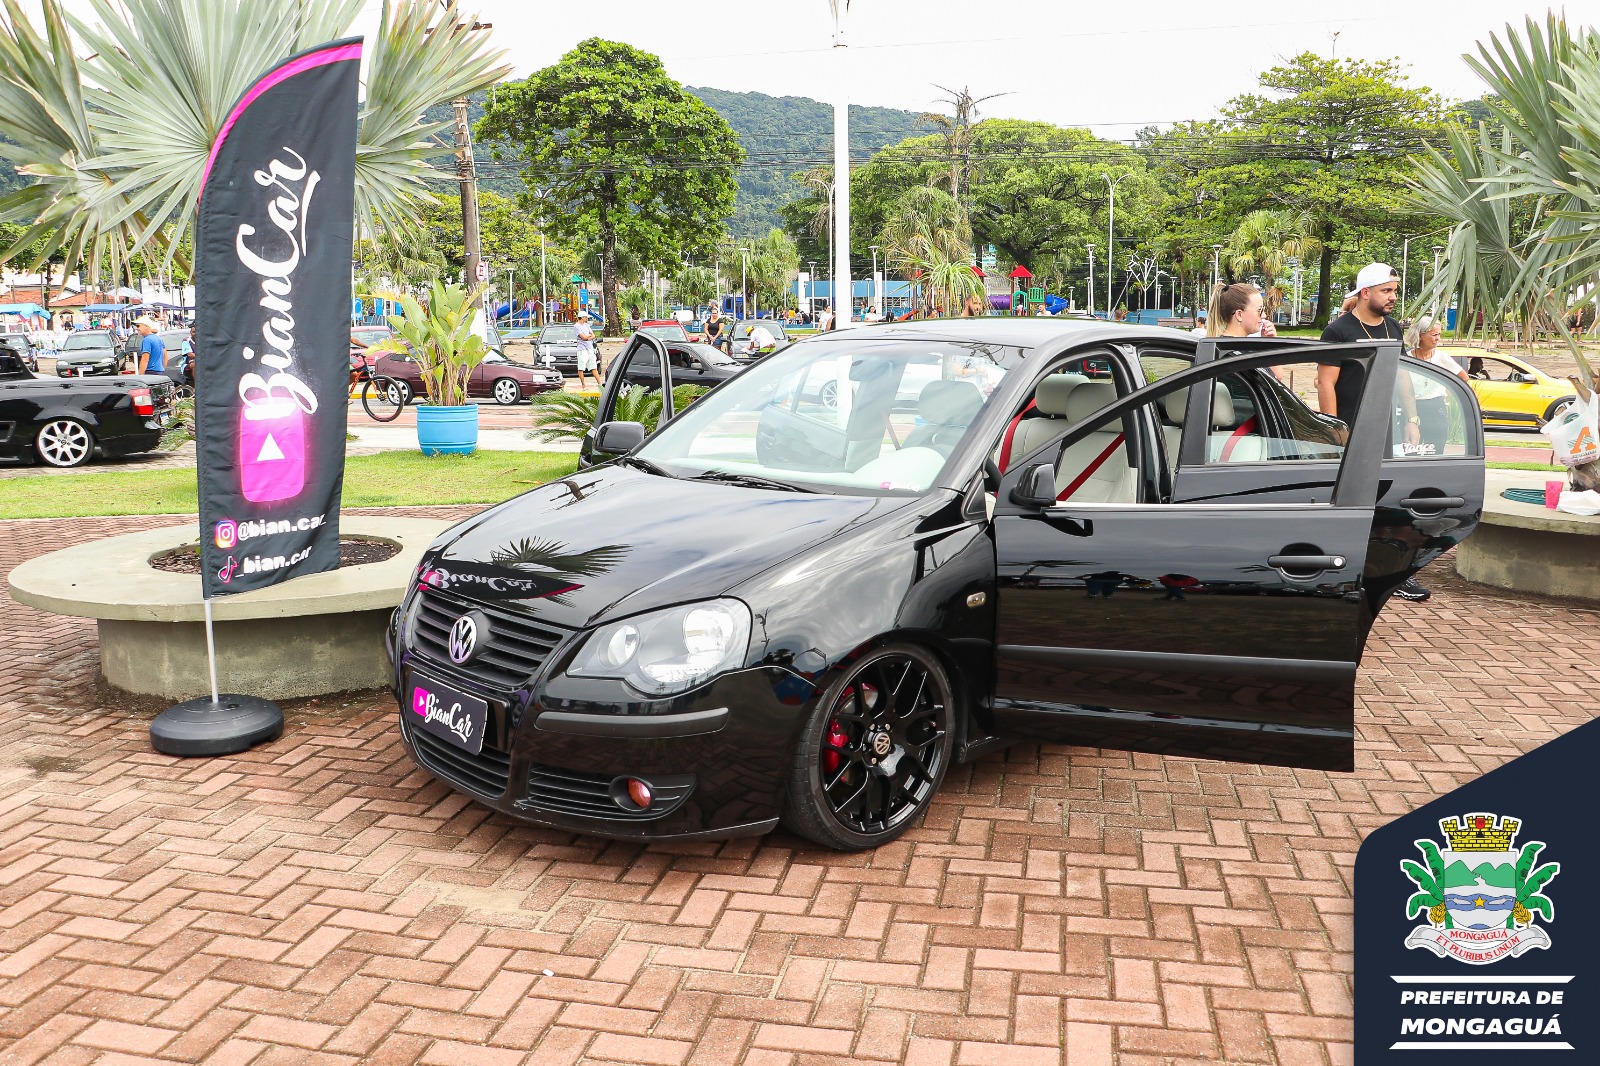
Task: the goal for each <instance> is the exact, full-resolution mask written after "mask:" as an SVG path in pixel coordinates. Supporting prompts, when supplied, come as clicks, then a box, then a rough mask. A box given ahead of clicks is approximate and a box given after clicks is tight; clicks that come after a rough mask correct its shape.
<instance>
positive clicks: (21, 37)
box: [0, 0, 509, 276]
mask: <svg viewBox="0 0 1600 1066" xmlns="http://www.w3.org/2000/svg"><path fill="white" fill-rule="evenodd" d="M84 6H85V7H87V8H89V11H86V12H84V13H83V14H81V15H80V14H69V13H68V12H67V11H66V10H65V7H66V5H65V3H64V0H41V7H42V14H43V22H44V28H43V31H42V32H41V31H40V30H39V29H38V28H36V27H35V26H34V25H33V23H32V22H31V21H30V20H29V19H28V18H27V17H26V16H25V15H24V13H23V12H22V10H21V8H20V6H19V5H18V4H17V3H15V2H14V0H6V7H7V14H8V18H7V19H5V20H4V21H3V22H0V69H3V70H4V76H3V77H0V114H4V115H5V116H6V132H7V134H8V136H9V137H10V138H11V141H12V142H13V143H5V144H0V157H3V158H5V159H6V160H8V161H9V162H11V163H13V164H14V165H16V166H17V168H18V169H19V170H20V171H21V172H22V173H23V174H24V175H26V176H27V177H29V178H31V179H33V180H32V183H31V184H30V185H27V186H25V187H24V188H22V189H20V190H18V191H16V192H13V193H11V194H10V195H8V196H6V197H4V198H3V199H0V220H18V221H22V222H24V224H25V225H27V227H28V228H27V231H26V233H25V234H24V237H23V239H22V240H20V241H17V242H15V243H13V244H12V245H11V246H10V247H9V248H6V249H4V250H3V251H0V261H4V260H9V259H11V258H14V257H16V256H18V255H20V254H21V252H22V249H23V247H24V246H25V245H26V244H27V243H29V242H30V241H32V240H34V239H35V238H39V237H43V238H45V239H44V240H43V242H42V249H41V253H40V254H37V256H36V258H35V263H37V262H42V261H44V259H45V258H46V257H50V256H55V257H58V258H65V260H66V264H67V269H69V270H70V269H73V268H74V267H76V266H78V265H79V264H82V265H83V266H85V267H86V268H87V272H88V273H89V274H90V275H91V276H98V275H99V274H100V273H102V271H103V268H104V269H106V270H107V271H108V272H110V273H112V274H114V275H116V276H126V274H127V269H128V264H129V260H130V258H131V256H132V255H134V254H136V253H138V252H140V251H141V250H144V249H146V248H149V247H153V248H155V249H158V250H160V251H161V252H162V253H163V255H164V257H165V260H166V262H167V263H168V264H170V263H171V262H172V260H173V259H174V257H176V256H177V255H178V250H179V248H180V246H181V245H182V244H183V242H184V239H185V237H186V236H187V235H188V233H189V228H190V226H191V225H192V224H193V222H194V218H195V213H196V206H197V204H198V202H199V196H200V182H201V178H202V175H203V172H204V169H205V163H206V159H207V157H208V155H209V154H210V151H211V146H212V144H214V143H215V141H216V139H217V136H218V133H219V131H220V127H221V124H222V122H223V121H224V119H225V118H226V117H227V115H228V113H229V111H230V110H231V109H232V107H233V105H234V103H235V101H237V100H238V99H239V98H240V96H242V95H243V93H244V92H245V90H246V89H248V88H249V87H250V85H251V84H253V83H254V82H255V81H256V80H257V79H258V78H259V77H260V76H261V74H263V73H264V72H266V71H267V70H268V69H270V68H272V67H273V66H275V65H277V64H278V63H279V62H281V61H282V60H283V59H285V58H287V57H288V56H291V55H293V54H294V53H296V52H299V51H303V50H304V49H306V48H309V47H311V46H313V45H317V44H321V43H323V42H326V41H329V40H334V39H336V38H339V37H343V36H347V35H348V34H349V31H350V27H351V25H352V23H353V22H354V21H355V19H356V17H357V15H358V14H359V13H360V11H361V9H362V8H363V6H364V5H363V3H362V0H322V2H319V3H315V4H308V3H305V2H304V0H227V2H223V0H117V2H115V3H113V2H112V0H89V2H88V3H87V4H85V5H84ZM471 23H472V20H471V18H466V19H464V20H463V19H459V18H458V17H457V13H456V10H455V8H454V6H453V5H452V6H451V7H450V8H448V9H447V10H443V11H441V10H440V9H439V8H438V7H437V6H436V5H435V4H433V3H431V2H429V0H388V2H386V3H385V5H384V8H383V15H382V20H381V22H380V25H379V30H378V35H377V38H376V40H375V41H374V42H373V45H372V47H371V48H370V49H369V51H368V72H367V80H366V86H365V96H366V98H365V100H364V101H363V102H362V106H361V111H360V131H359V134H358V140H357V147H356V221H357V225H358V227H359V232H360V233H363V234H370V233H372V232H373V231H374V230H375V229H376V228H382V229H386V230H392V231H399V230H406V229H410V228H412V227H414V226H415V222H414V221H413V216H414V212H413V211H412V210H411V208H412V207H413V205H414V204H415V202H416V200H417V198H418V197H419V196H420V195H422V194H423V193H424V192H425V191H426V187H425V184H424V182H425V180H426V178H427V176H428V174H429V172H430V171H431V169H432V168H431V167H430V166H429V165H428V159H429V158H430V157H434V156H437V155H439V154H440V153H441V151H442V150H443V149H442V146H441V144H440V142H439V141H438V140H437V139H436V138H435V137H434V136H433V135H434V134H435V133H436V132H437V131H439V130H440V129H442V128H444V126H445V125H447V124H444V123H440V124H430V123H426V122H423V121H422V119H421V115H422V112H423V111H424V110H425V109H427V108H428V107H431V106H432V105H434V104H436V103H439V102H440V101H444V100H450V99H453V98H455V97H459V96H465V95H466V94H468V93H470V92H472V91H473V90H476V89H479V88H483V87H485V86H488V85H490V84H492V83H493V82H495V81H497V80H499V79H500V78H501V77H503V76H505V74H507V73H508V72H509V68H507V67H503V66H499V65H497V63H498V59H499V53H497V52H491V51H489V50H487V49H486V48H485V42H484V40H483V35H482V34H481V32H475V31H473V30H472V29H471ZM85 52H86V53H91V54H90V55H89V56H88V57H87V58H79V54H80V53H85Z"/></svg>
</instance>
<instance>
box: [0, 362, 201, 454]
mask: <svg viewBox="0 0 1600 1066" xmlns="http://www.w3.org/2000/svg"><path fill="white" fill-rule="evenodd" d="M172 396H173V385H172V382H171V381H169V380H168V379H167V378H165V377H161V376H158V375H149V376H144V377H137V376H133V375H127V374H117V375H112V376H110V377H100V376H96V377H95V378H93V379H91V380H85V381H71V382H60V381H54V380H51V379H49V378H39V377H35V376H34V375H33V373H32V371H30V370H28V368H27V367H25V366H24V365H23V364H22V360H21V359H19V358H18V357H17V356H16V354H15V353H13V352H11V351H10V350H9V349H5V348H0V462H17V463H44V464H46V465H47V466H81V465H82V464H84V463H87V462H88V461H89V460H90V459H92V458H94V457H96V456H116V455H131V454H133V453H135V452H147V451H150V450H151V449H153V448H155V447H156V446H157V445H159V444H160V443H161V432H162V427H163V423H164V422H165V420H166V418H167V415H168V414H169V412H170V411H171V409H172Z"/></svg>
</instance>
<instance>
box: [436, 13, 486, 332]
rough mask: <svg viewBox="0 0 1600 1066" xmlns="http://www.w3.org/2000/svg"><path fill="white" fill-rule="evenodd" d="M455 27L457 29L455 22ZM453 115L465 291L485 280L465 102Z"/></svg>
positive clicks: (458, 101)
mask: <svg viewBox="0 0 1600 1066" xmlns="http://www.w3.org/2000/svg"><path fill="white" fill-rule="evenodd" d="M439 3H440V4H441V5H442V6H443V7H444V9H445V12H446V13H447V14H449V15H450V16H451V17H452V18H454V17H455V8H454V5H452V4H451V3H450V0H439ZM456 25H458V26H459V25H460V22H457V23H456ZM468 28H469V29H471V30H488V29H493V28H494V23H492V22H474V23H473V24H472V25H471V26H470V27H468ZM452 106H453V107H454V108H455V113H456V180H457V181H458V182H460V183H461V235H462V238H463V241H462V243H463V244H464V245H465V248H464V251H465V252H466V256H465V263H464V272H465V274H466V278H465V279H464V280H465V282H466V285H467V287H468V288H471V287H472V286H474V285H476V284H478V283H479V282H481V281H484V280H486V278H487V274H485V275H484V276H483V277H479V272H480V271H481V270H482V266H481V264H482V262H483V242H482V240H481V239H480V237H479V233H478V171H477V166H476V164H474V162H473V159H472V123H471V122H470V121H469V119H468V116H467V98H466V97H465V96H458V97H456V98H455V100H454V101H452ZM473 306H474V307H477V308H478V309H479V310H482V309H483V296H482V294H480V295H479V296H478V298H477V299H476V300H474V301H473Z"/></svg>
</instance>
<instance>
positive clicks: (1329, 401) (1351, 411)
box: [1317, 263, 1431, 602]
mask: <svg viewBox="0 0 1600 1066" xmlns="http://www.w3.org/2000/svg"><path fill="white" fill-rule="evenodd" d="M1399 294H1400V272H1399V271H1397V270H1395V268H1394V267H1392V266H1390V265H1389V264H1388V263H1368V264H1367V265H1366V266H1364V267H1362V268H1361V272H1360V273H1359V274H1357V275H1356V284H1355V292H1354V294H1353V295H1354V297H1355V302H1354V303H1353V304H1352V305H1351V306H1350V310H1348V311H1346V312H1345V313H1344V314H1342V315H1340V316H1339V317H1338V318H1336V319H1334V320H1333V321H1332V322H1329V323H1328V327H1327V328H1326V329H1324V330H1323V331H1322V339H1323V340H1324V341H1326V342H1328V343H1330V344H1350V343H1354V342H1357V341H1380V340H1393V341H1400V342H1401V343H1402V344H1403V343H1405V331H1404V330H1403V329H1401V327H1400V323H1399V322H1397V321H1395V319H1394V317H1393V316H1392V315H1391V314H1390V313H1389V312H1391V311H1393V310H1394V304H1395V300H1396V299H1397V298H1398V297H1399ZM1317 362H1318V364H1319V365H1318V366H1317V405H1318V406H1319V407H1321V408H1322V413H1323V414H1331V415H1333V416H1334V417H1336V418H1338V419H1339V420H1340V421H1342V422H1343V423H1344V424H1345V425H1347V426H1348V425H1353V424H1354V423H1355V407H1356V403H1357V402H1358V401H1359V400H1360V398H1361V384H1362V379H1361V375H1362V373H1363V371H1362V367H1361V364H1360V363H1357V362H1353V361H1347V360H1341V359H1339V358H1338V357H1333V358H1331V359H1329V360H1327V361H1324V360H1321V359H1319V360H1317ZM1394 403H1395V406H1396V407H1397V408H1398V409H1399V418H1400V419H1401V422H1400V427H1399V428H1398V429H1397V430H1396V433H1395V436H1396V439H1397V440H1399V439H1401V438H1403V440H1404V444H1405V446H1409V447H1415V446H1417V445H1419V444H1421V443H1422V420H1421V419H1420V418H1419V417H1417V400H1416V395H1415V393H1414V392H1413V391H1412V388H1411V375H1410V374H1400V375H1399V376H1398V377H1397V378H1396V379H1395V390H1394ZM1395 595H1396V596H1399V597H1400V598H1401V599H1404V600H1412V601H1419V602H1420V601H1422V600H1425V599H1427V598H1428V597H1429V596H1430V595H1431V593H1429V592H1428V590H1427V589H1425V588H1423V587H1422V586H1421V585H1419V584H1417V582H1416V580H1415V579H1414V578H1412V579H1407V581H1406V582H1405V584H1403V585H1401V586H1400V587H1399V588H1398V589H1396V590H1395Z"/></svg>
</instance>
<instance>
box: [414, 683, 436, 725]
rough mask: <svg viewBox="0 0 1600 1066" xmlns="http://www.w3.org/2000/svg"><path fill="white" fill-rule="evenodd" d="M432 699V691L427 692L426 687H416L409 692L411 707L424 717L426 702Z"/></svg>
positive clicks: (426, 708)
mask: <svg viewBox="0 0 1600 1066" xmlns="http://www.w3.org/2000/svg"><path fill="white" fill-rule="evenodd" d="M432 699H433V693H431V692H429V691H428V690H427V689H425V688H419V689H416V690H414V691H413V692H412V694H411V700H412V706H411V709H412V710H414V711H416V712H417V713H418V714H420V715H422V717H424V718H426V717H428V703H429V701H431V700H432Z"/></svg>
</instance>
